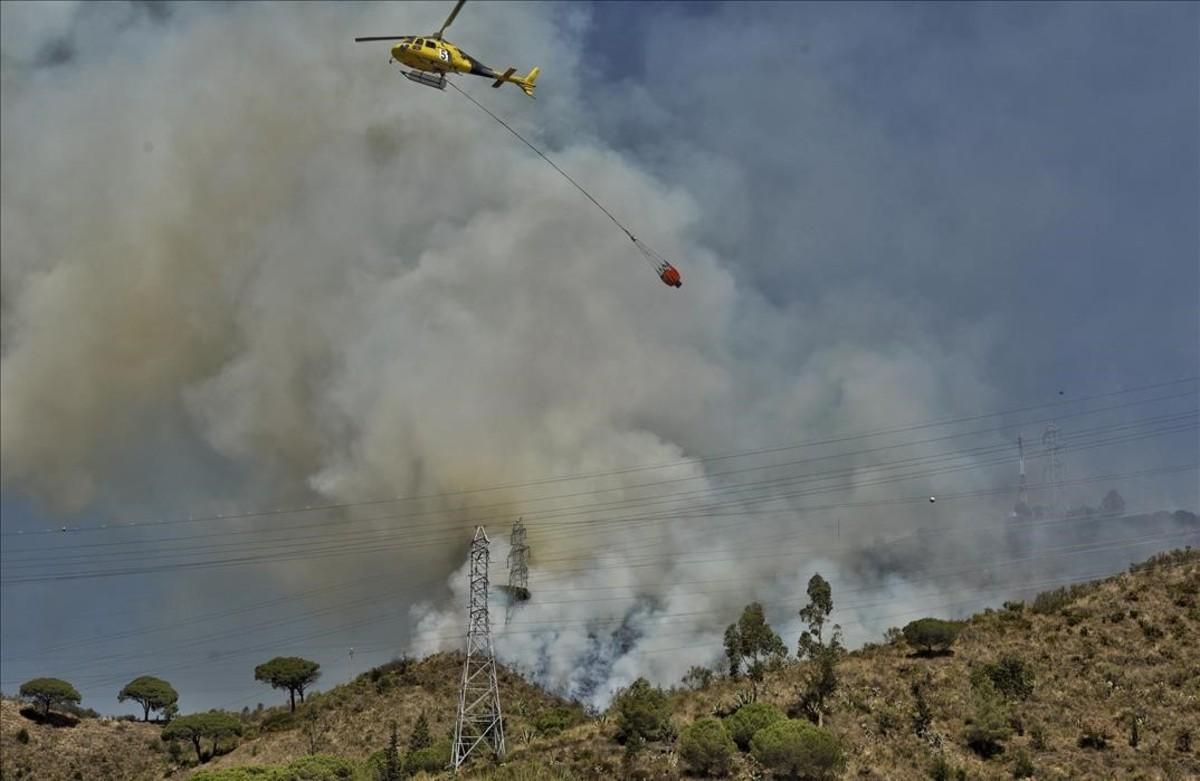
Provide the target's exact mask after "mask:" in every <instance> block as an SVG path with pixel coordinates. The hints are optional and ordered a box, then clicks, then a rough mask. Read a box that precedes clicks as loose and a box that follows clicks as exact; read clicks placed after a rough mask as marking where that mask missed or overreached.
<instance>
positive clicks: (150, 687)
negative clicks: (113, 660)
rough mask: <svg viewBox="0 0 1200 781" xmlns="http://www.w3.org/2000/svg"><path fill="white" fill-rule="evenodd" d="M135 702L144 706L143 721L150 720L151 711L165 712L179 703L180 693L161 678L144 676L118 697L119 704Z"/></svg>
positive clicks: (128, 684) (134, 681) (132, 682)
mask: <svg viewBox="0 0 1200 781" xmlns="http://www.w3.org/2000/svg"><path fill="white" fill-rule="evenodd" d="M126 700H133V701H134V702H136V703H137V704H139V705H141V706H142V711H143V713H142V721H149V720H150V711H152V710H157V711H163V710H166V708H167V707H168V706H170V705H174V704H175V703H176V702H178V701H179V693H178V692H176V691H175V689H174V688H173V687H172V686H171V684H169V683H167V682H166V681H164V680H163V679H161V678H155V677H154V676H152V675H143V676H141V677H140V678H134V679H133V680H132V681H130V682H129V683H127V684H126V685H125V688H124V689H121V692H120V693H119V694H118V695H117V702H125V701H126Z"/></svg>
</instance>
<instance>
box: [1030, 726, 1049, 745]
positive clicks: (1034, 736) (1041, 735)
mask: <svg viewBox="0 0 1200 781" xmlns="http://www.w3.org/2000/svg"><path fill="white" fill-rule="evenodd" d="M1029 740H1030V743H1031V744H1032V745H1033V748H1034V749H1035V750H1036V751H1045V750H1046V746H1047V745H1049V744H1048V743H1047V742H1046V730H1045V729H1043V728H1042V725H1040V724H1035V725H1034V726H1033V728H1032V729H1030V730H1029Z"/></svg>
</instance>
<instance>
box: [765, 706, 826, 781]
mask: <svg viewBox="0 0 1200 781" xmlns="http://www.w3.org/2000/svg"><path fill="white" fill-rule="evenodd" d="M750 749H751V752H752V753H753V755H754V758H755V759H756V760H758V763H759V764H761V765H762V766H763V767H765V768H767V769H769V770H771V771H772V772H774V773H775V774H776V775H778V776H784V777H793V778H794V777H800V778H805V779H811V781H825V779H834V778H837V777H838V775H839V774H841V772H842V770H843V769H845V767H846V757H845V755H844V754H843V753H842V747H841V745H839V744H838V741H837V738H835V737H834V736H833V735H831V734H830V733H829V732H827V731H826V730H824V729H821V728H820V727H818V726H816V725H815V724H812V723H811V722H808V721H799V720H795V719H788V720H786V721H777V722H775V723H774V724H772V725H771V726H769V727H767V728H766V729H762V730H759V731H758V733H757V734H755V736H754V738H753V740H751V741H750Z"/></svg>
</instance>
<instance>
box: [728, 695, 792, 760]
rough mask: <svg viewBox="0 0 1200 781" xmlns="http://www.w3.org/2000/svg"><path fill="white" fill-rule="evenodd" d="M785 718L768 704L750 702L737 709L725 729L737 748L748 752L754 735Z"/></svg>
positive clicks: (777, 709)
mask: <svg viewBox="0 0 1200 781" xmlns="http://www.w3.org/2000/svg"><path fill="white" fill-rule="evenodd" d="M786 718H787V716H785V715H784V714H783V711H781V710H779V708H776V707H775V706H774V705H772V704H770V703H768V702H752V703H750V704H749V705H743V706H742V707H740V708H738V710H737V712H736V713H734V714H733V715H732V716H730V717H729V718H727V719H726V720H725V727H726V729H728V730H729V736H730V737H731V738H733V742H734V743H736V744H737V746H738V748H740V749H741V750H742V751H749V750H750V740H751V739H752V738H753V737H754V733H756V732H758V731H759V730H761V729H764V728H766V727H769V726H771V725H772V724H774V723H775V722H777V721H783V720H785V719H786Z"/></svg>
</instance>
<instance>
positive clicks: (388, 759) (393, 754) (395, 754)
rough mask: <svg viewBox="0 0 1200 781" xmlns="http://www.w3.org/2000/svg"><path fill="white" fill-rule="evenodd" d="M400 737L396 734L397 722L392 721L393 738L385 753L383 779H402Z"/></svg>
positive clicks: (392, 780)
mask: <svg viewBox="0 0 1200 781" xmlns="http://www.w3.org/2000/svg"><path fill="white" fill-rule="evenodd" d="M400 775H401V774H400V739H399V737H397V735H396V722H394V721H393V722H392V739H391V740H390V741H388V747H387V749H385V750H384V754H383V781H400Z"/></svg>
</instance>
